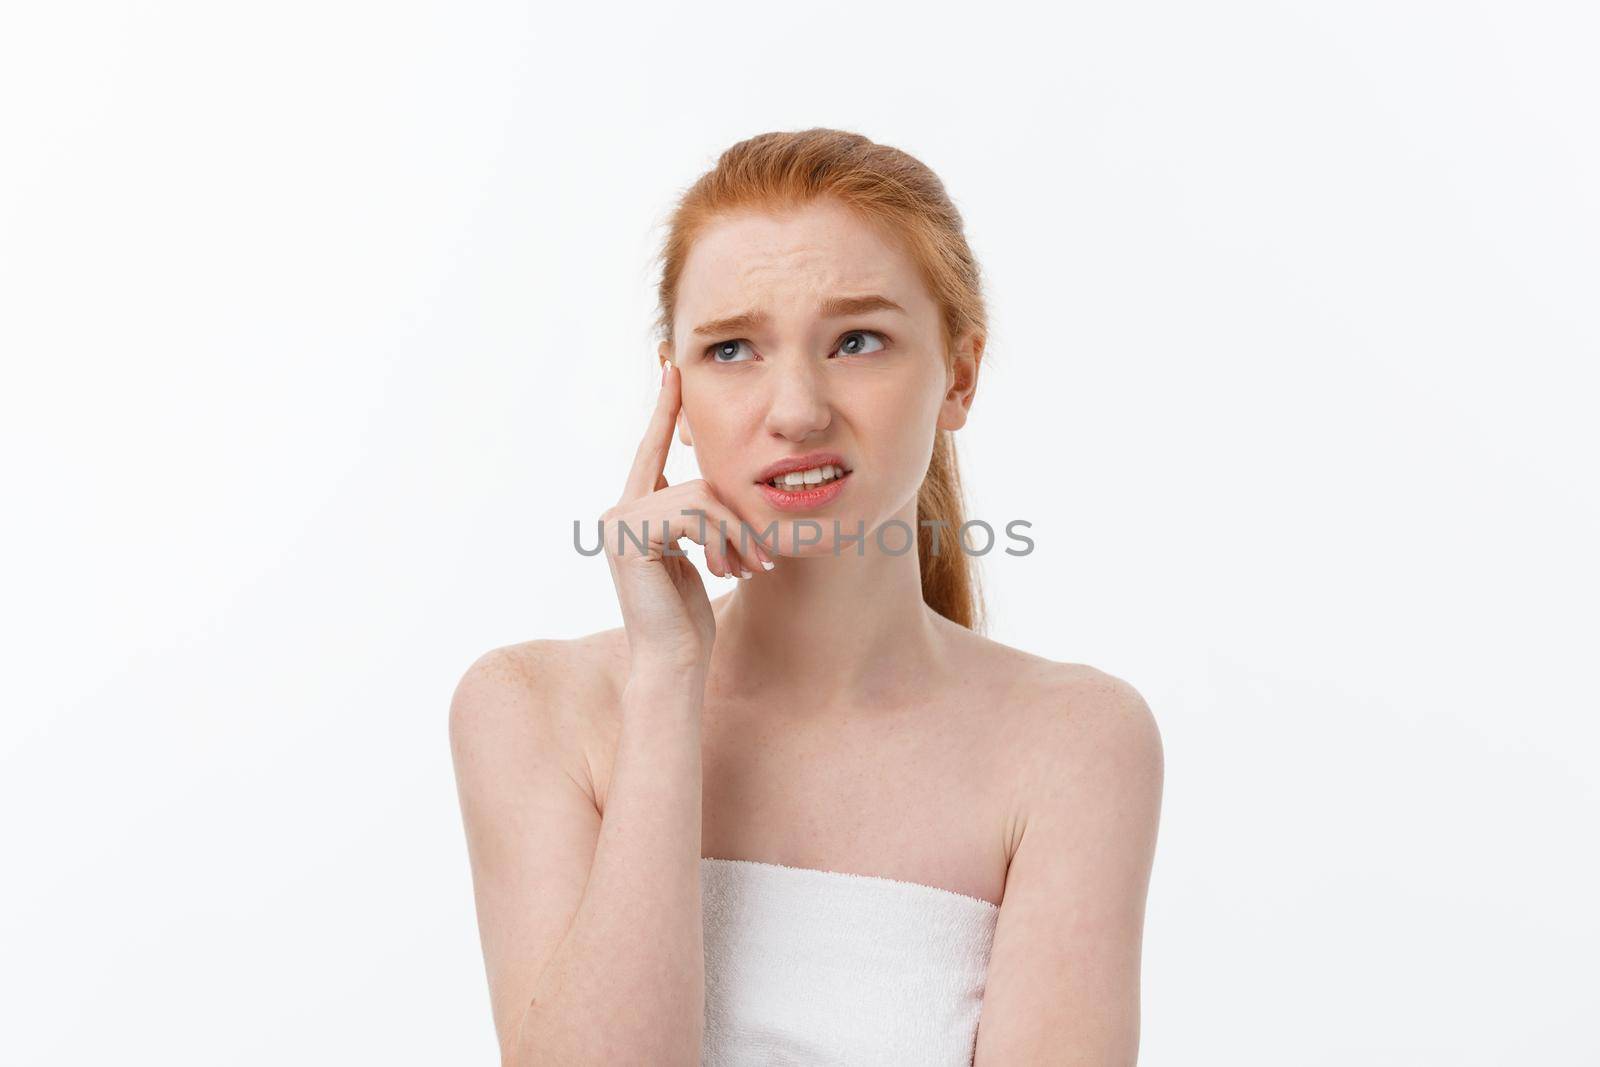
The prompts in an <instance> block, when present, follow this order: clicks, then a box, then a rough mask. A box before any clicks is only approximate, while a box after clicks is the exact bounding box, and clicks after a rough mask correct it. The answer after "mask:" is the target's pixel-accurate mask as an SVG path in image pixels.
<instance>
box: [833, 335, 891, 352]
mask: <svg viewBox="0 0 1600 1067" xmlns="http://www.w3.org/2000/svg"><path fill="white" fill-rule="evenodd" d="M854 337H862V338H865V337H876V338H877V339H878V347H877V348H870V349H866V350H865V351H863V350H862V349H861V348H860V347H859V346H856V347H854V348H852V347H851V338H854ZM839 341H840V344H839V354H840V355H842V356H860V355H865V354H866V352H881V351H882V350H883V349H885V348H887V347H888V345H885V344H884V343H883V342H884V336H883V334H881V333H879V332H877V331H876V330H851V331H850V332H849V333H847V334H845V335H844V336H843V337H841V338H840V339H839Z"/></svg>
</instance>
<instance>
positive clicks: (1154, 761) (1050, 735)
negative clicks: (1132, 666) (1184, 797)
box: [957, 631, 1164, 793]
mask: <svg viewBox="0 0 1600 1067" xmlns="http://www.w3.org/2000/svg"><path fill="white" fill-rule="evenodd" d="M957 639H958V640H959V642H960V643H961V646H962V653H961V655H962V659H963V660H964V661H965V663H966V664H968V666H969V669H970V671H971V673H973V674H975V675H977V676H980V677H983V678H984V679H986V680H987V684H989V685H990V687H991V688H990V691H991V692H993V693H995V694H997V695H998V697H999V700H1000V704H1001V708H1000V710H1001V711H1002V712H1003V714H1004V716H1005V721H1006V725H1007V729H1008V732H1009V733H1010V734H1011V736H1012V737H1013V738H1014V741H1015V744H1016V746H1017V760H1018V762H1019V764H1020V765H1021V766H1022V767H1023V768H1024V769H1025V770H1026V771H1027V772H1029V773H1027V775H1026V778H1027V779H1028V781H1029V784H1030V785H1031V786H1035V787H1037V788H1038V789H1040V790H1043V791H1051V790H1052V789H1053V787H1054V785H1055V784H1056V783H1058V782H1059V781H1060V780H1061V779H1062V778H1064V777H1066V776H1069V775H1070V776H1071V777H1072V778H1074V779H1075V780H1077V781H1079V782H1085V783H1086V782H1088V781H1090V780H1091V779H1092V778H1093V777H1095V776H1097V775H1101V776H1108V777H1110V778H1112V779H1115V780H1117V781H1119V782H1121V783H1123V784H1124V785H1125V786H1126V787H1129V788H1143V789H1146V790H1148V789H1150V788H1151V787H1152V786H1153V787H1154V788H1155V789H1156V791H1157V792H1158V793H1159V790H1160V783H1161V778H1162V771H1163V762H1164V755H1163V751H1162V744H1161V732H1160V729H1159V728H1158V726H1157V724H1156V718H1155V714H1154V712H1153V711H1152V710H1151V708H1150V705H1149V704H1148V703H1147V702H1146V701H1145V699H1144V696H1143V695H1142V694H1141V693H1140V692H1139V691H1138V690H1137V689H1136V688H1134V686H1133V685H1132V684H1131V683H1129V682H1128V681H1126V680H1125V679H1122V678H1119V677H1118V676H1116V675H1114V674H1110V673H1108V672H1106V671H1103V670H1100V669H1098V668H1096V667H1092V666H1090V665H1088V664H1085V663H1072V662H1062V661H1058V660H1052V659H1048V658H1046V657H1044V656H1038V655H1035V654H1033V653H1030V652H1026V651H1023V650H1022V649H1018V648H1014V647H1012V646H1010V645H1006V644H1003V643H1001V642H999V641H995V640H992V639H990V638H988V637H984V636H982V635H979V634H974V633H971V632H970V631H967V632H966V633H965V634H964V635H958V637H957Z"/></svg>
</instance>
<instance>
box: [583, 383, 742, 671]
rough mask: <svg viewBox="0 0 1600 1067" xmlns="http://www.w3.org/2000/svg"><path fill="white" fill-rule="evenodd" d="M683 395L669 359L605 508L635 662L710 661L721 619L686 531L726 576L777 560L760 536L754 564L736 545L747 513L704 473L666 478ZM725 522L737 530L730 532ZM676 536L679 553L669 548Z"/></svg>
mask: <svg viewBox="0 0 1600 1067" xmlns="http://www.w3.org/2000/svg"><path fill="white" fill-rule="evenodd" d="M682 402H683V395H682V388H681V384H680V379H679V372H678V368H677V367H676V366H674V365H673V364H672V363H670V362H669V363H667V364H666V365H665V366H664V367H663V368H662V379H661V392H660V395H659V396H658V397H657V399H656V408H655V411H654V413H653V414H652V415H651V417H650V425H649V427H648V428H647V429H646V430H645V434H644V440H642V441H641V442H640V443H639V451H638V453H637V454H636V455H635V456H634V460H633V469H632V470H631V471H629V473H628V482H627V486H626V488H624V489H623V491H622V497H621V498H620V499H619V500H618V501H617V503H616V504H615V505H614V506H613V507H611V508H608V509H607V510H606V511H605V513H604V514H602V515H601V516H600V531H601V536H602V542H603V544H604V546H605V550H606V561H607V563H608V564H609V565H610V567H611V580H612V582H613V583H615V585H616V587H617V600H618V602H619V603H620V604H621V605H622V622H623V626H624V628H625V629H626V632H627V635H628V650H629V654H630V656H631V658H632V661H633V663H634V664H636V665H637V664H640V663H650V664H652V665H654V664H666V665H670V666H674V667H705V666H706V665H708V664H709V663H710V661H711V647H712V644H713V642H714V641H715V639H716V632H717V624H716V619H715V617H714V616H713V615H712V612H711V601H710V600H709V599H708V598H707V596H706V589H705V583H704V582H702V581H701V580H700V574H699V572H698V571H696V570H695V567H694V564H693V563H691V562H690V561H689V559H688V557H687V556H685V555H684V554H682V553H681V552H678V551H677V542H678V539H679V538H683V537H687V538H689V539H690V540H692V541H696V542H699V543H700V544H701V545H702V546H704V547H705V550H706V566H707V567H709V568H710V570H711V572H712V573H713V574H716V575H718V576H720V577H724V578H725V577H729V576H731V575H735V574H742V576H743V577H750V576H752V575H753V574H754V573H755V572H756V571H759V570H761V569H762V564H763V563H765V562H770V557H769V556H768V555H767V553H766V552H765V551H764V550H763V549H762V548H761V545H760V543H759V541H757V540H756V539H755V538H754V537H751V538H749V539H748V541H747V546H748V551H749V553H750V554H751V555H753V556H754V557H755V558H754V559H753V560H752V561H751V562H752V563H753V564H755V565H754V566H748V565H746V563H745V562H744V561H743V559H741V557H740V555H739V553H738V550H737V549H736V548H735V547H734V545H735V540H734V539H735V538H736V537H737V535H738V531H739V529H740V525H739V524H740V519H739V517H738V516H737V515H735V514H734V513H733V512H732V511H731V510H730V509H729V508H728V507H727V505H725V504H724V503H723V502H722V501H721V500H719V499H717V497H716V495H715V494H714V493H713V492H712V491H711V486H710V485H709V484H708V483H707V482H706V481H705V480H704V479H703V478H702V479H696V480H695V481H692V482H685V483H684V484H682V485H668V484H667V479H666V477H665V476H664V475H663V473H662V472H663V471H664V470H665V468H666V463H667V452H668V451H669V450H670V449H671V447H672V431H673V428H674V426H675V425H676V424H677V419H678V409H679V407H680V406H681V405H682ZM695 512H701V513H703V515H704V517H703V518H702V517H701V516H700V515H698V514H695ZM719 523H720V524H721V525H722V528H725V529H726V530H727V531H728V533H729V535H730V536H729V538H728V539H726V540H725V539H724V538H723V536H722V530H721V529H719ZM641 544H642V546H643V547H642V548H641V547H640V546H641ZM669 544H670V545H672V547H673V550H674V553H675V554H673V555H667V553H666V546H667V545H669Z"/></svg>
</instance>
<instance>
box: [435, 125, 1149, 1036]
mask: <svg viewBox="0 0 1600 1067" xmlns="http://www.w3.org/2000/svg"><path fill="white" fill-rule="evenodd" d="M660 302H661V303H660V306H661V318H660V321H659V326H660V333H661V342H660V346H659V352H658V355H659V360H660V363H661V367H662V377H661V387H660V394H659V397H658V400H657V403H656V407H655V411H654V414H653V415H652V417H651V419H650V423H649V426H648V427H647V429H646V430H645V432H644V437H643V440H642V442H641V443H640V446H639V449H638V452H637V455H636V457H635V459H634V462H633V466H632V469H631V470H630V471H629V472H628V473H627V476H626V479H625V482H624V487H623V489H622V492H621V494H620V496H619V498H618V500H617V503H616V504H615V505H614V506H613V507H611V508H610V509H608V510H607V511H606V512H605V514H604V515H603V516H602V517H601V519H602V522H601V524H600V525H601V530H602V532H603V534H604V538H605V540H604V544H605V549H606V552H605V555H606V559H607V562H608V564H609V566H610V570H611V575H612V579H613V582H614V584H615V588H616V594H617V599H618V602H619V605H620V608H621V618H622V625H621V626H620V627H618V628H616V629H612V630H607V631H604V632H601V633H597V634H593V635H590V636H588V637H584V638H581V639H576V640H535V641H529V642H526V643H524V644H519V645H515V646H508V647H505V648H500V649H495V650H493V651H491V652H489V653H487V654H486V655H484V656H483V657H482V658H480V659H479V660H478V661H477V662H476V663H474V664H473V665H472V666H471V667H470V668H469V669H468V670H467V672H466V674H465V676H464V677H463V678H462V679H461V682H460V684H459V686H458V688H457V691H456V693H455V696H454V699H453V701H452V706H451V717H450V732H451V743H452V751H453V755H454V760H455V766H456V775H457V782H458V785H459V790H460V798H461V805H462V812H463V819H464V823H465V828H466V833H467V840H468V847H469V854H470V860H471V865H472V874H473V883H474V891H475V897H476V904H477V912H478V917H479V924H480V930H481V934H482V947H483V953H484V959H485V963H486V967H487V971H488V980H489V988H490V992H491V1003H492V1008H493V1016H494V1023H495V1028H496V1031H497V1034H498V1036H499V1038H500V1044H501V1047H502V1049H503V1062H504V1063H507V1064H512V1063H514V1064H535V1063H552V1064H699V1063H702V1062H704V1063H719V1064H720V1063H729V1064H733V1063H830V1064H832V1063H841V1064H842V1063H871V1064H912V1063H916V1064H932V1063H952V1064H956V1063H959V1064H969V1063H975V1064H977V1065H978V1067H1014V1065H1019V1064H1045V1063H1048V1064H1068V1063H1071V1064H1126V1063H1133V1062H1134V1061H1135V1059H1136V1056H1137V1049H1138V1035H1139V964H1140V951H1141V941H1142V930H1143V922H1144V907H1145V899H1146V890H1147V886H1148V883H1149V877H1150V871H1151V867H1152V863H1153V856H1154V850H1155V842H1156V833H1157V823H1158V815H1159V808H1160V802H1161V789H1162V752H1161V742H1160V737H1159V734H1158V732H1157V729H1156V726H1155V723H1154V720H1153V719H1152V716H1151V714H1150V711H1149V709H1148V708H1147V706H1146V705H1145V703H1144V701H1143V700H1142V699H1141V698H1140V696H1139V694H1138V693H1137V692H1136V691H1135V690H1134V689H1133V688H1132V687H1131V686H1129V685H1128V684H1127V683H1126V682H1123V681H1121V680H1120V679H1118V678H1115V677H1113V676H1111V675H1108V674H1106V673H1103V672H1101V671H1099V670H1096V669H1094V668H1092V667H1089V666H1085V665H1082V664H1076V663H1061V662H1055V661H1052V660H1050V659H1046V658H1043V657H1040V656H1037V655H1032V654H1030V653H1027V652H1024V651H1021V650H1018V649H1014V648H1010V647H1007V646H1005V645H1003V644H999V643H997V642H995V641H992V640H989V639H987V638H985V637H983V636H981V635H980V634H979V633H978V632H977V628H978V626H979V620H978V617H977V616H978V608H977V604H976V595H975V591H974V582H973V581H972V578H971V567H972V560H971V558H970V556H969V555H968V554H967V552H966V551H964V550H963V546H962V545H961V544H960V543H958V542H957V540H956V537H955V533H956V531H957V530H958V529H959V528H960V527H961V525H962V522H963V521H964V520H963V516H962V510H961V491H960V486H959V483H958V481H957V467H956V462H955V452H954V445H953V441H952V439H951V438H952V434H953V433H954V431H956V430H958V429H960V428H961V426H962V425H963V424H964V422H965V420H966V417H967V413H968V411H969V410H970V408H971V406H972V403H973V398H974V396H975V392H976V386H977V381H978V370H979V365H980V362H981V360H982V356H983V348H984V340H985V315H984V306H983V300H982V295H981V291H980V282H979V272H978V268H977V265H976V263H975V261H974V259H973V257H972V253H971V251H970V249H969V248H968V245H967V242H966V240H965V238H964V236H963V233H962V222H961V218H960V216H959V214H958V213H957V211H956V209H955V207H954V206H953V205H952V204H951V202H950V200H949V198H948V197H947V195H946V193H945V191H944V189H943V186H942V184H941V183H940V181H939V180H938V178H937V177H936V176H935V175H934V174H933V173H931V172H930V171H929V170H928V169H927V168H926V167H925V166H923V165H922V164H921V163H920V162H918V161H917V160H915V159H913V158H912V157H910V156H908V155H906V154H905V153H903V152H901V151H898V150H896V149H894V148H891V147H888V146H884V145H879V144H876V143H874V142H872V141H870V140H868V139H867V138H865V137H862V136H859V135H856V134H852V133H847V132H842V131H837V130H827V129H811V130H805V131H800V132H785V133H771V134H764V135H761V136H758V137H754V138H752V139H750V140H747V141H744V142H742V143H740V144H738V145H735V146H734V147H732V148H730V149H729V150H728V151H727V152H725V153H724V154H723V155H722V157H721V158H720V159H719V161H718V163H717V166H716V167H715V168H714V169H713V170H712V171H711V172H710V173H708V174H707V175H705V176H704V177H703V178H702V179H701V180H700V181H699V182H697V183H696V184H695V185H694V186H692V187H691V188H690V189H689V190H688V191H687V192H686V193H685V195H684V197H683V200H682V202H681V203H680V205H679V207H678V210H677V211H676V213H675V215H674V217H673V219H672V224H671V231H670V234H669V236H668V239H667V242H666V246H665V249H664V253H663V267H662V277H661V283H660ZM674 435H676V436H677V438H678V440H679V441H681V442H682V444H683V445H685V446H688V447H691V448H693V449H694V453H695V457H696V460H697V462H698V465H699V468H700V472H701V475H702V477H701V478H700V479H698V480H696V481H692V482H687V483H684V484H680V485H669V484H668V483H667V481H666V480H665V478H664V477H663V475H662V471H663V469H664V464H665V461H666V457H667V454H668V450H669V448H670V446H671V443H672V438H673V436H674ZM794 472H799V473H798V474H796V473H794ZM1043 491H1045V492H1052V490H1050V489H1049V488H1048V486H1046V487H1045V488H1044V490H1043ZM719 530H721V531H726V533H727V537H726V538H724V537H723V536H722V534H721V533H720V532H719ZM935 537H938V538H939V543H938V545H937V548H936V547H935V545H934V544H933V540H934V538H935ZM681 540H693V541H696V542H698V543H699V544H701V545H702V546H704V550H705V555H706V563H707V566H708V567H709V569H710V570H711V571H712V572H713V573H714V574H717V575H719V576H723V577H735V578H737V579H738V581H737V584H736V585H735V586H734V588H733V589H732V590H731V591H730V592H728V593H725V594H724V595H722V596H719V597H717V598H716V599H715V600H712V599H710V598H709V597H708V596H707V593H706V591H705V588H704V586H703V584H702V582H701V579H700V576H699V573H698V572H697V571H696V569H695V568H694V567H693V566H692V565H691V564H690V563H689V562H688V560H687V559H685V558H683V556H682V555H681V552H682V551H683V549H682V545H681V543H680V542H681ZM913 545H914V550H910V549H911V548H912V546H913Z"/></svg>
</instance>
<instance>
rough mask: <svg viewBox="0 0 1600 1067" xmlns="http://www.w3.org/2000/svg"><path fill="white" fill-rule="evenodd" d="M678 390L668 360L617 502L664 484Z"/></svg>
mask: <svg viewBox="0 0 1600 1067" xmlns="http://www.w3.org/2000/svg"><path fill="white" fill-rule="evenodd" d="M681 392H682V391H681V389H680V386H679V379H678V368H677V365H676V364H674V363H673V362H672V361H671V360H668V361H667V362H666V363H664V364H663V365H662V379H661V391H660V392H659V393H658V394H656V407H655V410H654V411H653V412H651V413H650V424H649V425H648V426H646V427H645V431H644V439H643V440H641V441H640V442H639V449H638V451H637V452H635V453H634V456H633V467H632V469H630V470H629V471H628V481H627V484H626V485H625V486H624V488H623V490H622V500H620V501H618V502H619V503H626V502H627V501H629V500H637V499H639V498H640V497H642V496H645V495H647V494H649V493H653V492H655V491H656V490H657V489H659V488H661V487H662V486H663V485H665V482H666V479H665V477H664V472H665V470H666V466H667V453H668V452H669V451H670V450H671V449H672V430H673V427H674V426H676V425H677V421H678V407H679V405H680V404H681V402H682V395H681Z"/></svg>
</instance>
